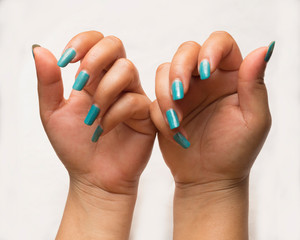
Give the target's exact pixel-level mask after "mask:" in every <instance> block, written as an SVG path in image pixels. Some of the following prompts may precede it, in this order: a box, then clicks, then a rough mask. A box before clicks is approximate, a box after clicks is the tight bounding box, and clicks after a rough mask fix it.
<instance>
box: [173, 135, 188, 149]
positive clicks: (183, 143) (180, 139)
mask: <svg viewBox="0 0 300 240" xmlns="http://www.w3.org/2000/svg"><path fill="white" fill-rule="evenodd" d="M173 138H174V140H175V141H176V142H177V143H178V144H179V145H180V146H181V147H183V148H185V149H187V148H189V147H190V146H191V143H190V142H189V141H188V140H187V139H186V138H185V136H183V135H182V134H181V133H180V132H178V133H176V134H175V135H174V136H173Z"/></svg>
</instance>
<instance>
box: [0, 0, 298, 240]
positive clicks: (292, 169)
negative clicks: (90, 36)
mask: <svg viewBox="0 0 300 240" xmlns="http://www.w3.org/2000/svg"><path fill="white" fill-rule="evenodd" d="M86 30H98V31H101V32H102V33H104V34H105V35H110V34H113V35H116V36H118V37H119V38H121V39H122V41H123V43H124V45H125V47H126V50H127V56H128V58H129V59H131V60H132V61H133V62H134V63H135V64H136V66H137V68H138V69H139V72H140V77H141V80H142V84H143V87H144V89H145V91H146V92H147V94H148V95H149V96H150V98H151V99H152V100H154V99H155V95H154V77H155V70H156V67H157V66H158V65H159V64H160V63H163V62H166V61H170V60H171V58H172V56H173V54H174V53H175V51H176V49H177V47H178V46H179V45H180V44H181V43H182V42H184V41H187V40H194V41H197V42H199V43H203V41H204V40H205V39H206V38H207V37H208V36H209V34H210V33H211V32H213V31H215V30H226V31H228V32H230V33H231V34H232V35H233V37H234V38H235V39H236V41H237V42H238V44H239V46H240V49H241V51H242V54H243V56H246V55H247V54H248V53H249V52H251V51H252V50H253V49H255V48H257V47H260V46H266V45H268V44H269V43H270V42H271V41H272V40H276V47H275V50H274V54H273V57H272V59H271V60H270V63H269V64H268V68H267V71H266V78H265V80H266V83H267V86H268V90H269V100H270V107H271V111H272V116H273V126H272V129H271V132H270V134H269V137H268V139H267V142H266V144H265V146H264V148H263V150H262V152H261V154H260V155H259V157H258V159H257V161H256V163H255V165H254V167H253V169H252V173H251V188H250V190H251V191H250V238H251V239H257V240H263V239H264V240H265V239H267V240H269V239H270V240H277V239H289V240H294V239H295V240H296V239H297V240H299V239H300V227H299V226H300V148H299V143H300V127H299V124H300V108H299V106H300V104H299V103H300V60H299V59H300V58H299V56H300V47H299V44H300V1H299V0H281V1H276V0H265V1H263V0H251V1H243V0H228V1H224V0H211V1H200V0H185V1H179V0H172V1H171V0H169V1H167V0H151V1H141V0H140V1H138V0H126V1H125V0H115V1H113V0H111V1H109V0H86V1H83V0H82V1H79V0H65V1H62V0H48V1H42V0H26V1H25V0H19V1H17V0H2V1H1V0H0V116H1V118H0V240H19V239H22V240H27V239H28V240H39V239H43V240H44V239H45V240H46V239H54V237H55V235H56V231H57V229H58V226H59V222H60V219H61V216H62V212H63V208H64V203H65V199H66V196H67V190H68V176H67V172H66V170H65V169H64V167H63V165H62V164H61V163H60V161H59V159H58V158H57V156H56V155H55V153H54V151H53V150H52V147H51V145H50V143H49V142H48V139H47V137H46V135H45V133H44V131H43V129H42V125H41V123H40V119H39V113H38V101H37V92H36V76H35V68H34V62H33V58H32V54H31V45H32V44H34V43H38V44H40V45H42V46H44V47H46V48H48V49H50V50H51V51H52V52H53V53H54V54H55V55H56V56H57V57H59V56H60V54H61V51H62V50H63V48H64V46H65V45H66V43H67V42H68V41H69V40H70V39H71V38H72V37H73V36H74V35H76V34H77V33H79V32H82V31H86ZM77 67H78V65H76V64H75V65H74V64H73V65H72V66H68V67H67V68H66V69H63V77H64V83H65V96H66V97H67V96H68V95H69V92H70V90H71V86H72V84H73V81H74V75H75V72H76V69H77ZM173 188H174V184H173V181H172V178H171V175H170V173H169V170H168V169H167V167H166V166H165V164H164V162H163V159H162V157H161V154H160V152H159V149H158V146H157V143H156V144H155V147H154V151H153V154H152V157H151V159H150V163H149V165H148V166H147V168H146V170H145V171H144V173H143V175H142V178H141V183H140V188H139V197H138V201H137V204H136V211H135V215H134V220H133V226H132V233H131V239H134V240H140V239H143V240H150V239H151V240H153V239H155V240H160V239H161V240H165V239H171V238H172V196H173Z"/></svg>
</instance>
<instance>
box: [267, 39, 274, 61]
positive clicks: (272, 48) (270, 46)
mask: <svg viewBox="0 0 300 240" xmlns="http://www.w3.org/2000/svg"><path fill="white" fill-rule="evenodd" d="M274 47H275V41H273V42H271V43H270V45H269V47H268V51H267V54H266V56H265V62H268V61H269V60H270V58H271V56H272V53H273V50H274Z"/></svg>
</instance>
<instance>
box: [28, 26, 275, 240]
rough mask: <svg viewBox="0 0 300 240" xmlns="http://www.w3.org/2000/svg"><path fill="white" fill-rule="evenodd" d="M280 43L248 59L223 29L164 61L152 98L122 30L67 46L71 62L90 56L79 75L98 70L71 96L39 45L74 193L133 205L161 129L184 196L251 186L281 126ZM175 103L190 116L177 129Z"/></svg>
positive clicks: (45, 88)
mask: <svg viewBox="0 0 300 240" xmlns="http://www.w3.org/2000/svg"><path fill="white" fill-rule="evenodd" d="M270 50H272V49H270V48H269V49H268V48H267V47H262V48H259V49H257V50H255V51H253V52H252V53H250V54H249V55H248V56H247V57H246V58H245V59H244V60H243V58H242V56H241V53H240V50H239V48H238V45H237V44H236V42H235V41H234V39H233V38H232V37H231V36H230V35H229V34H228V33H225V32H214V33H213V34H211V36H210V37H209V38H208V39H207V40H206V41H205V43H204V44H203V46H200V45H199V44H198V43H196V42H186V43H183V44H182V45H181V46H180V47H179V48H178V50H177V52H176V53H175V55H174V57H173V59H172V62H171V63H164V64H162V65H160V66H159V67H158V69H157V73H156V84H155V85H156V96H157V100H155V101H154V102H151V101H150V100H149V98H148V97H147V96H146V94H145V92H144V90H143V89H142V86H141V83H140V80H139V75H138V71H137V69H136V68H135V66H134V64H133V63H132V62H130V61H129V60H128V59H126V53H125V49H124V46H123V44H122V42H121V41H120V40H119V39H118V38H116V37H114V36H108V37H104V36H103V35H102V34H101V33H99V32H95V31H90V32H84V33H81V34H78V35H77V36H75V37H74V38H73V39H72V40H71V41H70V42H69V43H68V44H67V46H66V48H65V50H64V53H65V55H63V58H65V59H62V60H63V61H64V64H65V63H66V61H67V62H71V63H74V62H77V61H81V64H80V67H79V69H78V72H77V74H76V77H78V75H80V73H81V72H82V71H83V72H84V73H87V74H88V75H89V79H88V81H87V83H86V84H85V86H84V87H83V89H82V90H81V91H78V90H73V91H72V92H71V95H70V97H69V99H68V100H65V99H64V97H63V83H62V78H61V72H60V67H59V66H57V60H56V58H55V57H54V56H53V55H52V54H51V53H50V52H49V51H48V50H46V49H45V48H42V47H36V48H34V49H33V53H34V57H35V63H36V70H37V76H38V93H39V102H40V113H41V119H42V123H43V125H44V128H45V131H46V133H47V135H48V137H49V140H50V142H51V144H52V146H53V148H54V149H55V151H56V153H57V155H58V156H59V158H60V159H61V161H62V162H63V164H64V165H65V166H66V168H67V170H68V172H69V175H70V193H69V196H70V195H72V196H73V197H72V198H73V199H74V198H79V199H81V200H82V199H85V200H87V199H88V200H87V202H89V203H92V204H91V205H93V206H95V205H97V203H98V200H97V199H102V200H103V199H109V200H110V201H115V200H116V198H117V199H119V197H120V196H122V197H123V196H124V197H125V198H127V197H128V198H129V199H130V200H129V202H131V204H129V205H130V206H131V207H130V209H131V211H132V209H133V206H134V201H135V197H136V194H137V188H138V182H139V177H140V175H141V173H142V171H143V170H144V168H145V167H146V165H147V162H148V160H149V157H150V155H151V151H152V147H153V142H154V139H155V136H156V132H157V131H158V139H159V145H160V149H161V152H162V154H163V158H164V160H165V162H166V164H167V165H168V167H169V168H170V170H171V172H172V174H173V176H174V180H175V182H176V193H175V198H176V196H177V197H178V199H184V198H189V197H193V196H198V197H200V196H201V194H205V193H207V192H219V191H220V190H223V189H230V188H232V187H233V186H234V187H235V186H239V185H241V184H243V183H244V182H245V181H247V179H248V175H249V172H250V168H251V166H252V164H253V162H254V160H255V158H256V156H257V154H258V153H259V151H260V149H261V147H262V145H263V143H264V141H265V138H266V136H267V134H268V131H269V128H270V125H271V117H270V112H269V108H268V101H267V91H266V87H265V85H264V81H263V77H264V70H265V67H266V62H267V60H268V59H269V57H270V53H271V52H270ZM68 52H69V53H70V54H69V56H66V54H68ZM206 60H208V62H209V65H210V71H207V69H208V68H201V69H200V72H201V71H202V70H203V71H204V72H203V76H202V75H201V78H205V76H204V75H205V74H206V75H207V74H208V75H209V74H211V76H210V77H209V78H208V79H206V80H201V79H200V76H199V66H200V65H201V63H203V61H204V62H206ZM205 70H206V72H205ZM201 73H202V72H201ZM206 77H207V76H206ZM174 80H180V81H181V82H182V83H183V92H184V98H183V99H180V100H176V101H174V100H173V99H172V91H171V89H172V84H173V82H174ZM173 95H174V92H173ZM181 95H182V92H181ZM92 104H94V106H97V107H99V108H100V109H101V110H100V113H99V116H98V117H97V119H96V121H95V123H94V124H93V125H92V126H86V125H85V124H84V120H85V117H86V116H87V113H88V110H89V109H90V108H91V106H92ZM169 109H173V110H175V112H176V113H177V115H178V119H179V122H180V126H179V127H178V128H175V129H173V130H171V129H170V126H169V124H168V120H167V117H166V112H167V111H168V110H169ZM97 126H100V127H101V129H103V133H102V135H101V136H100V138H99V140H98V141H97V142H93V141H91V138H92V136H93V134H94V131H95V130H96V128H97V130H98V135H99V127H97ZM179 133H180V140H179V141H181V145H183V146H185V147H187V145H186V144H187V141H186V139H185V138H187V139H188V141H189V142H190V143H191V145H190V147H189V148H188V149H184V148H182V147H181V146H180V145H179V144H178V143H176V141H175V140H174V135H177V136H178V134H179ZM96 135H97V133H96ZM97 137H98V136H97ZM93 140H95V134H94V136H93ZM177 141H178V139H177ZM74 196H76V197H74ZM85 200H83V201H85ZM102 200H101V201H102ZM175 202H176V199H175ZM175 202H174V203H175ZM179 205H180V204H179ZM175 208H176V206H175ZM129 212H130V211H129ZM178 212H180V210H179V211H178ZM125 215H126V214H125ZM127 215H128V213H127ZM129 215H131V214H130V213H129ZM175 215H176V214H175ZM130 217H131V216H129V218H130ZM126 234H128V231H127V233H126ZM126 234H125V235H126ZM112 239H113V238H112ZM119 239H120V238H119ZM122 239H123V238H122ZM124 239H126V237H125V238H124ZM178 239H180V238H178ZM191 239H192V238H191Z"/></svg>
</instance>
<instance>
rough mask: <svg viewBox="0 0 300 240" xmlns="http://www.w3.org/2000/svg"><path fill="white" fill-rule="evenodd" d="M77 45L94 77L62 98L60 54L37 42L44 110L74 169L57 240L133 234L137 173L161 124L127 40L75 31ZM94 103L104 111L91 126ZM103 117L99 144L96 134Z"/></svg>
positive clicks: (57, 146) (66, 161)
mask: <svg viewBox="0 0 300 240" xmlns="http://www.w3.org/2000/svg"><path fill="white" fill-rule="evenodd" d="M70 47H72V48H74V49H75V51H76V57H75V58H74V59H73V60H72V63H74V62H77V61H81V64H80V67H79V69H78V72H77V74H76V76H77V75H78V74H79V72H80V71H81V70H85V71H86V72H87V73H88V74H89V75H90V79H89V81H88V83H87V84H86V86H85V87H84V89H83V90H82V91H76V90H73V91H72V92H71V95H70V97H69V99H64V97H63V82H62V78H61V70H60V68H59V67H58V66H57V60H56V58H55V57H54V56H53V54H52V53H51V52H49V51H48V50H46V49H45V48H42V47H37V48H34V50H33V51H34V56H35V63H36V70H37V77H38V93H39V103H40V115H41V120H42V123H43V126H44V129H45V131H46V133H47V135H48V138H49V140H50V142H51V144H52V146H53V148H54V149H55V151H56V153H57V155H58V157H59V158H60V160H61V161H62V163H63V164H64V165H65V167H66V169H67V170H68V173H69V175H70V189H69V195H68V199H67V203H66V208H65V212H64V216H63V219H62V222H61V225H60V229H59V231H58V234H57V237H56V239H64V240H65V239H75V240H76V239H109V240H113V239H118V240H119V239H128V237H129V232H130V225H131V219H132V214H133V209H134V205H135V200H136V195H137V189H138V182H139V177H140V175H141V173H142V171H143V170H144V168H145V166H146V164H147V162H148V160H149V157H150V155H151V151H152V147H153V142H154V138H155V133H156V129H155V127H154V125H153V123H152V121H151V119H150V113H149V105H150V103H151V101H150V100H149V98H148V97H147V96H146V94H145V92H144V91H143V89H142V87H141V84H140V80H139V76H138V72H137V70H136V68H135V66H134V65H133V63H132V62H130V61H129V60H128V59H126V54H125V49H124V46H123V44H122V42H121V41H120V40H119V39H118V38H116V37H114V36H108V37H104V36H103V35H102V34H101V33H99V32H95V31H90V32H84V33H80V34H78V35H77V36H75V37H74V38H73V39H72V40H71V41H70V42H69V43H68V44H67V46H66V48H65V49H68V48H70ZM92 104H96V105H97V106H98V107H99V108H100V109H101V113H100V115H99V117H98V119H97V120H96V121H95V123H94V124H93V125H92V126H87V125H85V124H84V119H85V117H86V115H87V113H88V110H89V108H90V107H91V105H92ZM98 124H100V125H101V127H102V128H103V129H104V132H103V134H102V135H101V137H100V139H99V140H98V142H97V143H93V142H92V141H91V137H92V135H93V133H94V131H95V129H96V127H97V125H98Z"/></svg>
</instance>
